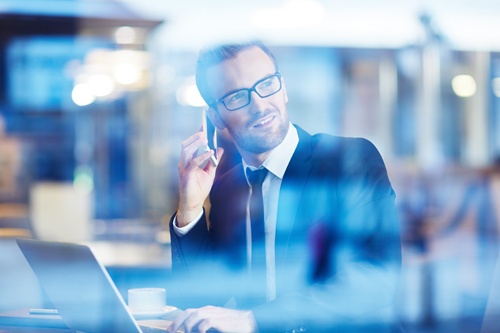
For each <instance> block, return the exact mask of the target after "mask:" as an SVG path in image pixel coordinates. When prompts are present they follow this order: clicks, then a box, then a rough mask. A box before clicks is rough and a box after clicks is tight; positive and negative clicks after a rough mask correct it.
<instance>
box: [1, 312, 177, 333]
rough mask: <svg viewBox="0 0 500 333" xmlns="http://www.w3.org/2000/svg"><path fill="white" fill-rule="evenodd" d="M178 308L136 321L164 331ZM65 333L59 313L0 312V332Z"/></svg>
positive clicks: (143, 325)
mask: <svg viewBox="0 0 500 333" xmlns="http://www.w3.org/2000/svg"><path fill="white" fill-rule="evenodd" d="M179 313H180V310H176V311H174V312H171V313H168V314H166V315H165V316H162V317H161V318H157V319H141V320H137V323H138V324H139V326H140V327H141V329H142V330H143V331H144V332H148V333H149V332H154V333H156V332H166V329H167V328H168V326H170V324H171V323H172V320H173V319H174V318H175V317H176V316H177V315H178V314H179ZM7 332H16V333H66V332H74V331H73V330H71V329H69V328H68V327H67V326H66V324H64V321H63V320H62V318H61V316H59V315H33V314H30V313H29V310H28V309H20V310H14V311H8V312H3V313H0V333H7Z"/></svg>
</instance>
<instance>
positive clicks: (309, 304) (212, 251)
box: [169, 42, 401, 332]
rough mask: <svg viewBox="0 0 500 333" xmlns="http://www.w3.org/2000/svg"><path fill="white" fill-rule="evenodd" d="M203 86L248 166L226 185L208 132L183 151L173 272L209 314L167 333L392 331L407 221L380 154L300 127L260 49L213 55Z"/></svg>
mask: <svg viewBox="0 0 500 333" xmlns="http://www.w3.org/2000/svg"><path fill="white" fill-rule="evenodd" d="M196 82H197V86H198V89H199V91H200V93H201V95H202V96H203V98H204V99H205V101H206V102H207V105H208V109H207V115H208V117H209V119H210V120H211V122H212V123H213V124H214V125H215V127H216V128H217V129H218V130H227V132H228V133H229V135H230V137H231V139H232V141H233V143H234V145H235V146H236V148H237V150H238V152H239V154H240V155H241V156H242V161H241V163H240V164H238V165H236V166H235V167H233V168H231V169H230V170H229V171H227V172H225V173H224V174H220V175H219V174H217V177H216V169H217V168H216V166H215V164H212V163H210V162H209V159H210V158H211V157H212V156H213V155H216V156H217V158H218V159H219V160H220V159H222V158H224V149H223V148H217V149H216V151H214V150H209V151H207V152H205V153H201V154H200V153H198V151H199V149H200V148H203V147H204V146H205V145H206V144H207V137H206V135H205V134H204V133H203V132H201V131H200V132H197V133H195V134H194V135H192V136H191V137H189V138H188V139H186V140H185V141H184V142H183V143H182V150H181V156H180V161H179V165H178V168H179V205H178V209H177V212H176V214H174V216H173V217H172V219H171V223H170V231H171V235H172V265H173V272H174V275H175V276H176V278H177V279H178V281H179V282H182V283H179V285H180V286H183V287H181V288H180V291H179V293H180V294H184V295H185V297H186V298H188V294H189V293H190V292H191V293H194V294H196V297H197V298H198V299H197V300H198V303H200V304H197V305H200V306H199V307H195V308H190V309H187V310H185V311H184V312H183V313H182V314H181V315H179V316H178V317H177V319H176V320H175V321H174V322H173V324H172V325H171V327H170V328H169V331H171V332H176V331H177V330H178V329H184V330H185V331H186V332H191V331H200V332H205V331H207V330H209V329H211V330H215V331H220V332H267V331H271V332H305V331H311V332H318V331H325V332H333V331H341V332H346V331H351V330H352V331H356V332H359V331H363V330H364V331H367V332H377V331H381V332H390V331H393V330H394V329H395V325H393V322H392V317H391V311H392V310H393V309H392V308H393V305H394V297H395V293H396V290H397V287H398V278H399V268H400V262H401V245H400V236H399V222H398V218H397V212H396V208H395V204H394V199H395V193H394V191H393V189H392V187H391V183H390V181H389V179H388V176H387V172H386V168H385V165H384V162H383V160H382V158H381V156H380V154H379V153H378V151H377V149H376V148H375V147H374V146H373V145H372V144H371V143H370V142H369V141H368V140H365V139H361V138H343V137H336V136H331V135H327V134H316V135H311V134H309V133H307V132H306V131H304V130H303V129H301V128H300V127H299V126H296V125H293V124H292V123H291V122H290V120H289V116H288V111H287V102H288V96H287V91H286V87H285V80H284V78H283V77H282V76H281V74H280V72H279V69H278V63H277V60H276V59H275V57H274V56H273V54H272V53H271V52H270V50H269V49H268V48H267V47H266V46H265V45H263V44H262V43H260V42H249V43H243V44H231V45H221V46H217V47H214V48H208V49H203V50H202V51H201V52H200V55H199V58H198V62H197V67H196ZM303 112H307V110H303ZM226 158H227V156H226ZM259 170H261V171H262V172H261V175H260V178H261V182H260V183H259V182H254V179H253V178H255V175H254V174H255V172H256V171H257V172H258V171H259ZM207 202H208V204H207ZM254 202H258V203H260V205H259V204H255V203H254ZM256 207H257V208H256ZM259 209H260V211H259ZM262 209H263V212H262ZM259 215H260V217H256V216H259ZM259 223H260V225H259ZM203 305H206V306H203ZM396 326H397V325H396Z"/></svg>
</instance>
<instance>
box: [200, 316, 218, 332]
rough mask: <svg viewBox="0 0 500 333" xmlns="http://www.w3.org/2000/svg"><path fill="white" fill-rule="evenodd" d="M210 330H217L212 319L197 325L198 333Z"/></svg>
mask: <svg viewBox="0 0 500 333" xmlns="http://www.w3.org/2000/svg"><path fill="white" fill-rule="evenodd" d="M212 328H213V329H216V328H217V326H215V323H214V320H212V319H205V320H203V321H201V322H200V323H199V324H198V332H200V333H206V332H208V330H210V329H212Z"/></svg>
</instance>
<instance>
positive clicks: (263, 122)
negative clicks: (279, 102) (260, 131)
mask: <svg viewBox="0 0 500 333" xmlns="http://www.w3.org/2000/svg"><path fill="white" fill-rule="evenodd" d="M273 119H274V116H267V117H264V118H262V119H261V120H260V121H259V122H258V123H256V124H255V125H253V127H262V126H265V125H267V124H269V123H270V122H271V121H272V120H273Z"/></svg>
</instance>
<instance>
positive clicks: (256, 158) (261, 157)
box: [238, 149, 272, 167]
mask: <svg viewBox="0 0 500 333" xmlns="http://www.w3.org/2000/svg"><path fill="white" fill-rule="evenodd" d="M238 150H239V152H240V154H241V157H242V158H243V160H245V162H246V164H248V165H250V166H253V167H259V166H260V165H262V163H264V161H265V160H266V158H267V157H268V156H269V154H271V151H272V150H269V151H266V152H264V153H261V154H254V153H249V152H247V151H242V150H240V149H238Z"/></svg>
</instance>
